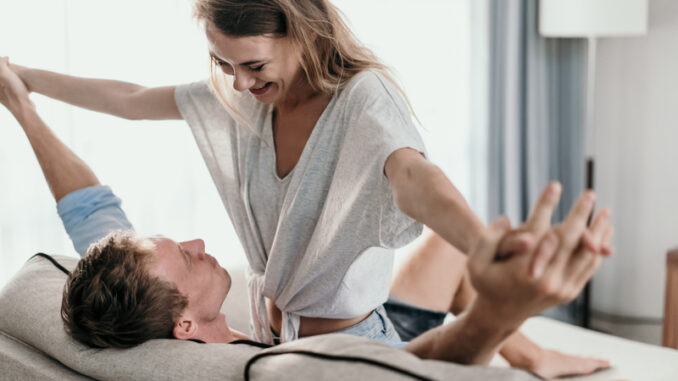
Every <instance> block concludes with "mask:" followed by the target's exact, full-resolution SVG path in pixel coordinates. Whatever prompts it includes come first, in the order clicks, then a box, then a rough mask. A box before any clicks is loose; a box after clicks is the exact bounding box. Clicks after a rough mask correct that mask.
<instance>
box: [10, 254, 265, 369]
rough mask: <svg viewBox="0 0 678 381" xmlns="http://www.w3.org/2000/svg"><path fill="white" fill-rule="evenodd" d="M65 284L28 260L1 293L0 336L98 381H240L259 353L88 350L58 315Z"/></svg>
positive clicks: (188, 345) (176, 348)
mask: <svg viewBox="0 0 678 381" xmlns="http://www.w3.org/2000/svg"><path fill="white" fill-rule="evenodd" d="M55 259H57V260H58V261H59V263H61V264H62V265H64V267H66V268H67V269H69V270H70V269H72V268H74V267H75V263H76V262H77V259H76V258H69V257H60V256H55ZM65 281H66V274H64V273H63V272H61V271H60V270H58V269H57V268H56V267H54V265H52V263H50V262H49V261H47V260H45V259H43V258H40V257H35V258H33V259H31V260H29V261H28V262H27V263H26V265H25V266H24V267H23V268H22V269H21V270H20V271H19V273H18V274H16V275H15V276H14V278H12V280H11V281H10V282H9V283H8V284H7V285H6V286H5V288H3V290H2V292H0V311H2V314H0V331H2V332H4V333H5V334H7V335H9V336H12V337H13V338H14V339H16V340H18V341H21V342H23V343H25V344H27V345H30V346H32V347H34V348H37V349H38V350H40V351H42V352H43V353H44V354H45V355H47V356H49V357H52V358H54V359H55V360H56V361H58V362H60V363H62V364H63V365H65V366H66V367H68V368H71V369H73V370H75V371H77V372H79V373H82V374H85V375H88V376H90V377H94V378H97V379H128V380H132V379H137V380H138V379H147V380H152V379H165V380H167V379H177V380H186V379H210V378H214V377H216V375H219V376H220V377H224V378H225V379H239V378H242V371H243V367H244V364H245V363H246V362H247V360H248V359H249V358H250V357H252V355H254V354H256V353H258V352H259V351H260V349H257V348H253V347H249V346H245V345H230V344H208V345H204V344H197V343H193V342H186V341H178V340H151V341H148V342H146V343H144V344H142V345H139V346H137V347H135V348H132V349H128V350H119V349H103V350H102V349H93V348H89V347H87V346H85V345H82V344H80V343H78V342H76V341H75V340H73V339H72V338H71V337H70V336H68V334H67V333H66V332H65V331H64V328H63V323H62V321H61V317H60V315H59V311H60V308H61V293H62V291H63V286H64V283H65ZM196 364H199V366H197V365H196ZM3 368H4V365H3Z"/></svg>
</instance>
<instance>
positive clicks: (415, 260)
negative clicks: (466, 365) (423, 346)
mask: <svg viewBox="0 0 678 381" xmlns="http://www.w3.org/2000/svg"><path fill="white" fill-rule="evenodd" d="M391 295H393V296H395V297H396V298H398V299H400V300H403V301H405V302H408V303H410V304H413V305H415V306H417V307H420V308H425V309H430V310H435V311H441V312H451V313H452V314H454V315H459V314H460V313H461V312H463V311H464V310H466V308H467V307H468V306H469V305H470V303H471V302H472V301H473V299H474V298H475V296H476V291H475V290H474V289H473V286H472V285H471V281H470V278H469V276H468V273H467V271H466V255H464V254H463V253H462V252H460V251H459V250H457V249H456V248H455V247H454V246H452V245H450V244H449V243H447V241H445V240H444V239H442V238H441V237H440V236H438V235H437V234H435V233H433V232H432V231H430V230H428V229H427V231H426V232H425V233H424V234H423V235H422V237H421V238H419V240H418V242H416V243H415V246H414V249H413V251H412V253H409V256H408V258H407V259H406V261H405V262H404V264H403V266H401V267H400V268H399V269H398V270H397V272H396V273H395V276H394V279H393V284H392V286H391ZM499 353H500V354H501V355H502V356H503V357H504V358H505V359H506V360H507V361H508V362H509V363H510V364H511V366H513V367H517V368H522V369H527V370H530V371H532V372H534V373H537V374H539V375H540V376H542V377H546V378H551V377H557V376H559V375H565V374H568V375H569V374H588V373H591V372H593V371H595V370H596V369H600V368H607V367H608V366H609V363H608V362H607V361H604V360H597V359H589V358H581V357H576V356H570V355H566V354H562V353H559V352H556V351H552V350H547V349H543V348H541V347H539V346H538V345H537V344H535V343H534V342H533V341H531V340H530V339H528V338H527V337H525V336H524V335H523V334H521V333H520V332H516V333H514V334H513V335H511V336H509V338H508V339H506V341H505V342H504V343H503V345H502V346H501V348H500V350H499Z"/></svg>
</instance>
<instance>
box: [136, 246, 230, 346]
mask: <svg viewBox="0 0 678 381" xmlns="http://www.w3.org/2000/svg"><path fill="white" fill-rule="evenodd" d="M151 241H152V242H153V243H154V244H155V250H154V253H155V258H154V260H153V261H152V262H151V263H150V264H149V266H150V272H151V273H152V274H153V275H156V276H158V277H159V278H161V279H164V280H167V281H169V282H172V283H174V284H175V285H176V287H177V289H178V290H179V292H181V293H182V294H183V295H184V296H185V297H186V298H187V299H188V306H187V307H186V310H185V311H184V314H185V315H190V316H191V317H192V318H193V319H195V320H196V322H197V324H198V326H199V327H200V328H201V329H202V332H203V333H205V329H207V328H209V327H215V326H218V325H221V324H222V323H223V322H225V317H224V316H223V314H222V313H221V312H220V309H221V305H222V304H223V302H224V300H225V299H226V295H227V294H228V291H229V290H230V288H231V277H230V275H229V274H228V271H226V269H224V268H222V267H221V266H219V263H217V260H216V259H214V257H212V256H211V255H209V254H207V253H205V242H203V240H201V239H196V240H193V241H187V242H179V243H178V242H175V241H173V240H171V239H169V238H166V237H162V236H154V237H152V238H151ZM203 340H204V339H203Z"/></svg>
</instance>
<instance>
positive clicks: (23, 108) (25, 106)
mask: <svg viewBox="0 0 678 381" xmlns="http://www.w3.org/2000/svg"><path fill="white" fill-rule="evenodd" d="M10 111H11V112H12V114H13V115H14V117H15V118H16V119H17V121H19V123H21V122H23V121H25V120H26V119H28V118H30V117H31V116H32V115H35V104H34V103H33V102H32V101H31V100H30V98H28V97H25V98H23V99H18V100H16V101H14V102H12V104H11V107H10Z"/></svg>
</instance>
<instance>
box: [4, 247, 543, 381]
mask: <svg viewBox="0 0 678 381" xmlns="http://www.w3.org/2000/svg"><path fill="white" fill-rule="evenodd" d="M55 259H57V260H58V261H59V263H61V264H62V265H64V267H66V268H67V269H72V268H73V267H74V266H75V263H76V262H77V259H75V258H69V257H59V256H55ZM65 280H66V275H65V274H64V273H63V272H61V271H60V270H58V269H57V268H56V267H54V265H52V263H51V262H49V261H47V260H46V259H44V258H41V257H35V258H33V259H31V260H29V261H28V262H27V263H26V265H25V266H24V267H23V268H22V269H21V271H19V273H18V274H16V276H15V277H14V278H13V279H12V280H11V281H10V282H9V283H8V284H7V285H6V286H5V288H3V290H2V292H0V311H2V313H1V314H0V368H2V369H3V376H2V377H3V379H64V378H68V379H82V378H83V375H84V376H88V377H92V378H96V379H104V380H106V379H116V380H139V379H144V380H174V379H176V380H190V379H196V380H197V379H201V380H202V379H226V380H241V379H243V374H244V370H245V365H246V364H247V363H248V360H250V359H252V358H253V357H255V355H258V354H262V355H263V356H266V357H262V358H261V359H256V358H254V359H252V360H256V361H253V364H252V366H251V369H250V373H249V374H250V376H251V377H252V380H269V379H270V380H273V379H275V380H318V379H323V380H345V379H354V380H381V379H395V380H397V379H399V378H402V379H411V377H405V376H402V375H399V373H397V372H394V371H393V370H390V369H387V368H386V367H384V366H375V365H374V364H372V365H369V364H366V363H364V362H354V361H348V360H346V359H343V360H341V361H333V360H328V359H320V358H315V357H309V356H308V355H300V354H279V353H282V352H287V351H311V352H315V353H322V354H324V355H325V356H327V355H334V356H346V355H348V356H353V357H360V358H363V359H371V360H373V361H376V362H379V363H382V364H387V365H390V366H392V367H398V368H400V369H406V370H408V371H410V372H413V373H415V374H418V375H421V376H424V377H428V378H430V379H468V380H486V379H497V380H527V379H533V378H532V377H531V376H529V375H528V374H527V373H525V372H521V371H514V370H511V369H498V368H486V367H465V366H459V365H454V364H450V363H444V362H438V361H423V360H420V359H418V358H417V357H415V356H413V355H412V354H410V353H408V352H405V351H402V350H398V349H395V348H392V347H389V346H386V345H383V344H380V343H377V342H374V341H371V340H368V339H364V338H361V337H354V336H347V335H323V336H316V337H312V338H307V339H302V340H298V341H296V342H291V343H287V344H283V345H279V346H277V347H274V348H270V349H266V350H261V349H259V348H256V347H253V346H249V345H244V344H240V345H236V344H197V343H193V342H186V341H178V340H151V341H148V342H146V343H144V344H142V345H139V346H137V347H135V348H132V349H127V350H119V349H92V348H89V347H87V346H84V345H82V344H80V343H78V342H76V341H74V340H73V339H71V338H70V337H69V336H68V335H67V334H66V332H65V331H64V329H63V323H62V321H61V318H60V316H59V310H60V307H61V293H62V290H63V285H64V283H65ZM272 354H278V355H272Z"/></svg>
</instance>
